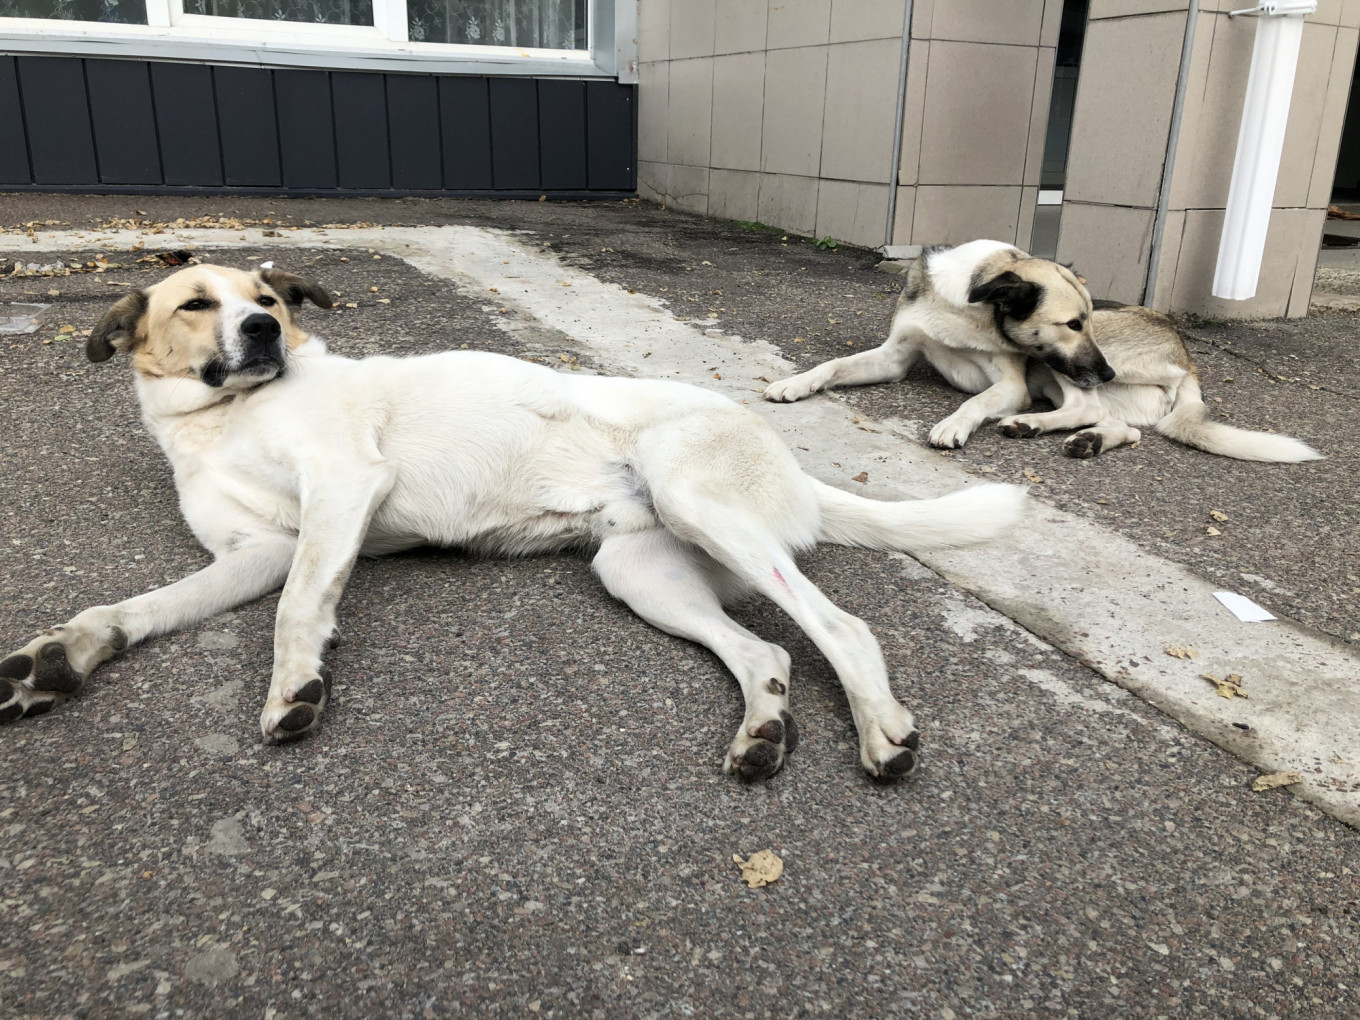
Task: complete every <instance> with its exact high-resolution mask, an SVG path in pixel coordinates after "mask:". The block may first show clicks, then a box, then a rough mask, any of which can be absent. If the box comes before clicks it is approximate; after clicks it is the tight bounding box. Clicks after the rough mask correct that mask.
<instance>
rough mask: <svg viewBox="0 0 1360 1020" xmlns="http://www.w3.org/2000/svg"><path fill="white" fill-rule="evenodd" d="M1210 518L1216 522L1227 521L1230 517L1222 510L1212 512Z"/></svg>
mask: <svg viewBox="0 0 1360 1020" xmlns="http://www.w3.org/2000/svg"><path fill="white" fill-rule="evenodd" d="M1209 516H1210V517H1212V518H1213V519H1214V520H1216V521H1226V520H1227V519H1228V515H1227V514H1225V513H1224V512H1223V511H1222V510H1210V511H1209Z"/></svg>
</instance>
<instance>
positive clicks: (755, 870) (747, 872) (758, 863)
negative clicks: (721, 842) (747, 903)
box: [732, 850, 784, 889]
mask: <svg viewBox="0 0 1360 1020" xmlns="http://www.w3.org/2000/svg"><path fill="white" fill-rule="evenodd" d="M732 861H733V863H734V864H736V865H737V867H739V868H741V880H742V881H743V882H745V883H746V884H747V885H748V886H750V887H751V888H752V889H759V888H760V887H761V886H766V885H769V884H770V883H771V882H774V881H777V880H778V878H779V876H780V875H782V874H783V873H784V862H783V860H781V859H780V858H779V857H778V856H776V855H775V852H774V851H773V850H760V851H758V852H756V853H753V854H752V855H751V856H750V857H749V858H747V859H746V860H744V861H743V860H742V859H741V855H740V854H733V855H732Z"/></svg>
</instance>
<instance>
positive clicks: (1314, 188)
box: [1306, 28, 1360, 209]
mask: <svg viewBox="0 0 1360 1020" xmlns="http://www.w3.org/2000/svg"><path fill="white" fill-rule="evenodd" d="M1357 37H1360V32H1357V31H1356V30H1355V29H1353V28H1343V29H1340V30H1339V31H1338V32H1337V35H1336V49H1335V50H1333V52H1332V71H1331V77H1330V79H1329V82H1328V86H1327V99H1326V101H1325V103H1324V104H1323V109H1322V124H1321V126H1320V128H1319V129H1318V147H1317V153H1316V155H1315V156H1314V159H1313V173H1312V181H1311V183H1310V184H1309V187H1308V201H1307V203H1306V205H1307V206H1308V208H1310V209H1322V208H1325V207H1326V205H1327V203H1328V202H1329V201H1330V200H1331V196H1332V181H1333V178H1334V177H1335V176H1336V157H1337V153H1338V151H1339V150H1340V148H1341V131H1342V128H1343V127H1344V126H1345V120H1346V104H1347V102H1348V100H1349V99H1350V80H1351V73H1352V71H1353V70H1354V69H1355V57H1356V43H1357Z"/></svg>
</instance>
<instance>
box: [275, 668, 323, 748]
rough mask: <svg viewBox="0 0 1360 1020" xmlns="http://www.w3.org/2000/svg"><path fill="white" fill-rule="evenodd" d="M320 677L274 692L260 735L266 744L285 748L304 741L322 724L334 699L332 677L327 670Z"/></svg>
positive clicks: (287, 685) (321, 671)
mask: <svg viewBox="0 0 1360 1020" xmlns="http://www.w3.org/2000/svg"><path fill="white" fill-rule="evenodd" d="M319 672H320V675H319V676H314V677H310V678H307V679H305V680H298V681H296V682H295V683H292V684H286V685H283V686H282V687H281V689H277V692H276V688H279V685H275V688H271V689H270V692H269V699H268V700H267V701H266V702H265V703H264V711H263V712H261V713H260V732H261V733H262V734H263V735H264V739H265V740H266V741H272V742H274V743H276V744H281V743H283V742H285V741H288V740H297V739H298V738H299V737H304V736H306V735H307V734H308V733H310V732H312V730H314V729H316V728H317V726H318V725H320V723H321V712H322V710H324V709H325V707H326V703H327V702H329V701H330V698H331V674H330V670H328V669H326V668H325V667H324V666H323V667H322V668H321V670H320V671H319Z"/></svg>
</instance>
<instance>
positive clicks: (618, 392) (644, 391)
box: [0, 266, 1024, 779]
mask: <svg viewBox="0 0 1360 1020" xmlns="http://www.w3.org/2000/svg"><path fill="white" fill-rule="evenodd" d="M304 298H307V299H310V300H311V301H312V302H314V303H315V304H317V305H320V306H322V307H330V304H331V302H330V298H329V297H328V296H327V294H326V292H325V291H324V290H322V289H321V288H319V287H317V286H316V285H315V284H313V283H310V282H308V281H306V280H302V279H300V278H298V277H296V276H291V275H289V274H287V273H282V272H278V271H275V270H269V271H265V272H256V273H253V274H251V273H245V272H241V271H239V270H234V269H224V268H220V267H215V266H195V267H192V268H189V269H185V270H182V271H180V272H178V273H176V274H174V275H173V276H171V277H169V278H168V279H166V280H164V281H162V282H161V283H158V284H156V285H155V286H153V287H151V288H149V289H148V290H146V291H143V292H141V293H135V294H130V295H128V296H127V297H125V298H123V299H122V300H121V301H119V302H118V303H117V304H116V305H115V306H114V307H113V308H112V309H111V310H110V311H109V312H108V314H107V315H106V316H105V317H104V319H103V320H102V321H101V322H100V323H99V325H98V326H97V327H96V328H95V329H94V330H93V332H92V334H91V336H90V339H89V344H88V349H87V351H88V354H89V356H90V359H91V360H93V361H103V360H106V359H107V358H110V357H112V356H113V354H114V353H115V352H116V351H121V352H123V353H126V354H128V355H130V357H131V361H132V366H133V368H134V370H135V372H134V379H135V383H136V389H137V396H138V398H139V399H140V401H141V406H142V413H143V418H144V420H145V422H146V425H147V428H148V429H149V430H150V431H151V434H152V435H153V436H155V438H156V440H157V441H158V442H159V443H160V445H161V448H162V449H163V450H164V451H165V454H166V456H167V457H168V458H169V459H170V462H171V464H172V465H173V467H174V471H175V485H176V488H177V489H178V491H179V497H180V505H181V507H182V509H183V512H184V517H185V519H186V520H187V521H188V523H189V526H190V527H191V528H192V529H193V532H194V534H195V536H197V538H198V539H199V541H200V542H202V543H203V545H204V546H206V547H207V549H208V550H209V551H210V552H211V553H212V554H213V555H214V556H215V557H216V559H215V560H214V562H213V563H212V564H211V565H210V566H208V567H205V568H204V569H202V570H200V571H199V572H197V573H196V574H192V575H191V576H189V577H187V578H185V579H184V580H182V581H178V582H176V583H175V584H171V585H169V586H167V587H165V588H161V589H159V590H157V591H152V592H149V593H147V594H144V595H139V596H136V597H135V598H131V599H128V600H127V601H125V602H120V603H118V604H116V605H111V606H97V607H95V608H93V609H88V610H86V611H85V612H82V613H80V614H79V615H78V616H76V617H74V618H73V619H72V620H70V621H69V622H67V623H66V624H64V625H63V626H60V627H55V628H53V629H52V630H49V631H47V632H46V633H44V634H42V635H40V636H39V637H37V638H35V639H34V640H33V641H30V642H29V643H28V644H27V645H26V646H25V647H24V648H22V649H21V650H20V651H18V652H17V653H15V654H13V655H11V656H9V657H8V658H6V659H4V660H3V662H0V720H2V721H11V720H14V719H17V718H19V717H20V716H21V715H26V714H27V715H36V714H39V713H41V712H44V711H46V710H48V709H49V708H51V707H52V706H53V705H54V704H56V703H58V702H60V701H63V700H65V699H66V698H67V697H69V696H70V695H73V694H75V693H76V691H77V690H78V689H79V688H80V686H81V684H82V683H83V682H84V680H85V678H86V677H87V676H88V675H89V673H90V671H91V670H93V669H94V668H95V666H97V665H98V664H99V663H101V662H103V661H104V660H106V659H108V658H110V657H111V656H112V655H114V654H115V653H117V652H120V651H122V650H123V649H124V648H126V647H127V646H128V645H131V644H136V643H137V642H139V641H142V640H144V639H146V638H148V637H151V636H152V635H155V634H161V633H165V632H167V631H171V630H175V629H177V628H181V627H185V626H188V625H191V624H193V623H195V622H196V621H200V620H203V619H205V618H207V617H210V616H212V615H213V614H215V613H220V612H222V611H223V610H225V609H228V608H230V607H232V606H236V605H239V604H241V603H243V602H246V601H248V600H250V599H254V598H257V597H259V596H261V595H264V594H265V593H267V592H270V591H272V590H274V589H276V588H278V587H279V585H281V584H282V585H283V594H282V596H281V598H280V599H279V606H278V616H277V621H276V628H275V638H274V669H273V677H272V680H271V682H270V685H269V696H268V699H267V700H266V702H265V707H264V712H263V714H262V715H261V717H260V727H261V730H262V731H263V733H264V735H265V738H266V739H275V740H278V739H286V738H290V737H296V736H299V735H301V734H303V733H306V732H307V731H309V730H311V729H313V728H314V727H315V726H316V725H317V723H318V721H319V720H320V717H321V712H322V709H323V708H324V707H325V704H326V700H327V694H328V687H329V684H328V682H327V680H328V675H327V673H326V670H325V669H324V667H323V666H322V654H323V652H324V651H326V649H327V645H328V642H330V641H331V640H332V639H333V637H334V635H335V634H336V628H335V606H336V603H337V602H338V600H339V598H340V593H341V589H342V588H343V586H344V584H345V580H346V578H347V576H348V574H349V572H350V569H351V567H352V566H353V563H354V560H355V557H356V556H357V555H360V554H363V555H375V556H376V555H381V554H383V553H390V552H395V551H397V550H401V549H410V548H412V547H415V546H420V545H427V544H432V545H439V546H460V547H464V548H468V549H472V550H476V551H479V552H483V553H489V554H502V555H511V556H522V555H528V554H532V553H538V552H544V551H548V550H555V549H562V548H565V547H573V546H592V547H595V548H596V549H597V550H598V551H597V552H596V553H595V559H594V569H595V571H596V572H597V573H598V574H599V576H600V579H601V580H602V581H603V582H604V584H605V587H606V588H607V589H608V590H609V591H610V593H611V594H613V595H614V596H615V597H616V598H618V599H621V600H622V601H624V602H626V603H627V604H628V605H629V606H630V607H632V609H633V610H634V611H635V612H636V613H637V614H638V615H639V616H641V617H642V618H643V619H644V620H646V621H648V622H649V623H651V624H653V625H654V626H656V627H659V628H660V629H662V630H664V631H666V632H667V633H670V634H675V635H678V636H680V637H684V638H688V639H689V640H691V641H696V642H698V643H700V644H702V645H705V646H707V647H708V648H710V649H712V650H713V651H714V652H715V653H716V654H717V655H718V657H719V658H721V659H722V661H723V662H724V663H725V664H726V665H727V667H728V668H729V669H730V670H731V671H732V672H733V674H735V676H736V678H737V680H738V681H739V682H740V684H741V689H742V693H743V694H744V695H745V699H746V715H745V719H744V720H743V721H742V724H741V729H740V730H739V731H738V733H737V736H736V739H734V740H733V741H732V744H731V747H730V748H729V750H728V752H727V758H726V762H725V765H724V767H725V769H726V770H727V771H728V772H736V773H738V774H740V775H741V776H743V777H745V778H748V779H755V778H765V777H768V776H770V775H773V774H774V773H775V772H776V771H778V769H779V767H780V766H781V765H782V764H783V761H784V756H785V754H786V753H787V752H789V751H791V750H792V749H793V747H794V744H795V743H796V741H797V729H796V727H795V724H794V721H793V717H792V716H791V715H790V714H789V711H788V707H789V656H788V654H787V653H786V652H785V651H784V650H783V649H782V648H779V647H777V646H775V645H772V644H768V643H767V642H765V641H762V640H760V639H759V638H758V637H756V636H755V635H754V634H752V633H750V632H749V631H747V630H746V629H745V628H743V627H741V626H739V625H738V624H737V623H735V622H734V621H733V620H732V619H730V618H729V617H728V616H727V614H726V613H724V612H723V603H724V601H726V600H729V599H731V598H733V597H735V596H737V595H740V594H742V593H744V592H747V591H757V592H760V593H761V594H764V595H766V596H768V597H769V598H770V599H772V600H773V601H774V602H775V603H777V604H778V605H779V606H780V607H781V608H782V609H784V610H785V611H786V612H787V613H788V614H789V615H790V616H792V617H793V618H794V620H795V621H797V623H798V625H799V626H800V627H802V628H803V630H804V631H806V632H807V633H808V635H809V636H810V637H811V638H812V640H813V641H815V642H816V644H817V646H818V648H820V649H821V650H822V652H823V653H824V654H825V655H826V657H827V659H828V660H829V661H830V662H831V664H832V666H833V667H834V668H835V670H836V672H837V674H838V675H839V677H840V679H841V682H842V684H843V685H844V687H845V693H846V696H847V697H848V698H849V701H850V708H851V711H852V712H853V715H854V719H855V725H856V727H857V728H858V730H859V736H860V760H861V761H862V762H863V764H864V768H865V769H867V770H868V771H869V772H870V773H871V774H872V775H875V776H881V777H896V776H901V775H906V774H908V773H910V772H911V771H912V769H913V768H914V767H915V765H916V754H915V752H916V749H917V746H918V737H917V734H916V729H915V725H914V723H913V719H912V715H911V713H910V712H909V711H907V709H905V708H904V707H903V706H902V705H900V704H899V703H898V702H897V700H896V699H895V698H894V697H893V694H892V691H891V690H890V688H889V685H888V673H887V668H886V666H885V664H884V661H883V655H882V653H881V652H880V650H879V647H878V643H877V642H876V641H875V639H874V637H873V635H872V634H870V633H869V629H868V627H867V626H865V624H864V623H863V622H862V621H861V620H859V619H857V618H855V617H853V616H851V615H849V614H848V613H845V612H843V611H842V610H840V609H838V608H837V607H836V606H835V605H833V604H832V603H831V602H830V601H829V600H828V599H827V598H826V596H825V595H823V594H822V593H821V592H820V591H819V590H818V589H817V588H816V587H815V586H814V585H813V584H812V583H811V582H810V581H808V580H807V578H805V577H804V576H803V575H802V574H801V573H799V571H798V568H797V566H795V564H794V559H793V554H794V552H795V551H797V550H799V549H805V548H808V547H810V546H812V545H813V544H815V543H817V542H819V541H821V542H835V543H839V544H842V545H857V546H867V547H870V548H875V549H901V550H908V551H910V550H915V549H924V548H926V547H929V546H939V545H954V544H962V543H968V542H976V541H980V540H983V539H987V538H989V537H991V536H993V535H995V534H996V533H997V532H999V531H1000V530H1001V529H1002V528H1004V527H1005V526H1007V525H1009V524H1010V523H1012V522H1013V521H1015V520H1016V519H1017V518H1018V517H1019V515H1020V513H1021V511H1022V508H1023V503H1024V490H1023V489H1021V488H1018V487H1014V486H1005V485H985V486H977V487H974V488H971V489H968V490H965V491H962V492H957V493H954V494H952V495H950V496H946V497H944V498H942V499H934V500H922V501H910V502H896V503H885V502H877V501H874V500H868V499H864V498H862V497H859V496H853V495H850V494H849V493H846V492H842V491H840V490H839V489H834V488H832V487H830V486H828V485H824V484H822V483H821V482H818V481H816V480H815V479H813V478H809V477H808V476H806V475H804V474H803V472H802V471H801V470H800V469H799V468H798V465H797V464H796V463H795V461H794V459H793V456H792V454H791V453H790V452H789V450H788V449H787V448H786V447H785V446H784V445H783V443H782V442H780V440H779V439H778V437H777V436H776V434H775V432H774V431H773V430H772V429H771V428H770V427H769V426H767V425H766V424H765V423H764V422H763V421H762V420H761V419H760V418H759V417H757V416H756V415H755V414H753V413H751V412H750V411H748V410H745V409H743V408H741V407H740V406H738V405H737V404H735V403H733V402H731V401H729V400H727V399H726V398H724V397H721V396H718V395H716V394H713V393H709V392H707V391H705V390H701V389H697V388H695V387H692V386H685V385H681V384H679V383H671V382H652V381H640V380H629V379H609V378H599V377H589V376H586V377H582V376H574V375H566V374H561V375H559V374H557V373H555V372H553V371H551V370H549V369H547V368H544V367H541V366H537V365H531V364H527V363H525V362H522V361H519V360H516V359H514V358H508V357H503V356H500V355H495V354H487V353H480V352H471V351H463V352H449V353H444V354H434V355H428V356H425V357H417V358H388V357H374V358H366V359H363V360H359V361H355V360H351V359H349V358H342V357H337V356H335V355H333V354H327V353H326V351H325V348H324V346H323V345H322V344H321V342H320V341H318V340H315V339H312V338H310V337H308V336H307V334H306V333H304V332H303V331H302V330H301V329H299V328H298V327H297V326H296V325H295V323H294V320H293V316H292V312H293V311H295V310H296V309H297V308H299V307H300V305H301V303H302V301H303V299H304Z"/></svg>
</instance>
